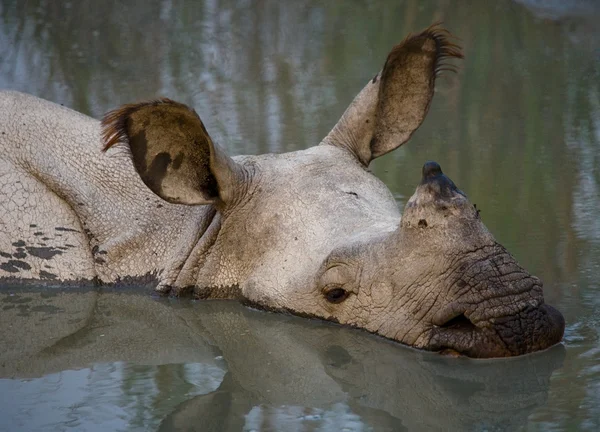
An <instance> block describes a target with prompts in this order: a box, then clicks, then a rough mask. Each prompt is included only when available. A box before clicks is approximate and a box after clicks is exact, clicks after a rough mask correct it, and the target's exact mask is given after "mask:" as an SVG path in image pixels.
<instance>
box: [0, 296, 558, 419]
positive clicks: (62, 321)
mask: <svg viewBox="0 0 600 432" xmlns="http://www.w3.org/2000/svg"><path fill="white" fill-rule="evenodd" d="M81 294H82V293H73V294H63V295H58V296H54V297H48V295H47V293H46V292H41V293H40V292H21V293H18V294H15V295H13V296H12V297H11V296H10V295H7V294H4V295H2V297H0V298H1V299H2V300H5V299H6V298H12V299H13V300H15V297H16V300H19V301H22V300H28V302H27V304H30V305H31V306H30V308H29V310H25V308H22V309H17V308H13V309H8V310H7V311H6V313H4V314H3V315H2V317H0V320H1V321H2V322H1V324H2V326H3V328H5V327H8V326H9V325H8V324H7V323H9V322H10V323H12V325H13V328H14V331H13V332H12V334H11V335H2V336H0V342H1V343H2V345H3V346H6V347H8V348H9V350H7V351H6V352H4V353H2V354H0V365H1V366H2V367H1V368H0V377H5V378H9V377H12V379H0V391H1V392H2V394H14V395H18V397H17V398H14V399H12V400H10V401H6V403H4V404H2V405H0V414H2V415H1V416H0V418H2V421H3V422H5V425H3V426H4V427H6V428H7V429H9V430H14V429H15V428H17V426H22V427H23V428H25V429H35V428H38V427H39V428H49V427H55V428H58V429H60V428H63V427H66V426H71V427H77V428H86V427H90V425H101V426H102V428H105V429H106V428H108V429H111V430H148V429H157V428H158V430H161V431H168V430H199V431H239V430H243V429H244V428H245V430H253V429H254V430H271V431H280V430H336V431H337V430H344V428H348V430H378V431H381V430H389V431H397V430H404V429H408V430H415V429H425V430H437V429H445V428H449V429H451V430H470V429H481V428H495V429H502V430H514V429H515V428H516V427H518V426H520V425H524V424H525V423H526V422H527V417H528V416H529V415H530V414H531V413H532V412H533V411H534V410H535V409H537V408H539V407H541V406H543V405H544V404H545V403H546V400H547V398H548V390H549V387H550V376H551V375H552V373H553V372H554V371H555V370H556V369H557V368H560V367H561V365H562V363H563V360H564V348H563V347H562V346H559V347H555V348H554V349H551V350H549V351H547V352H544V353H539V354H537V355H530V356H525V357H521V358H516V359H511V360H500V361H493V360H490V361H473V360H469V359H448V358H444V357H440V356H438V355H436V354H433V353H426V352H420V351H416V350H413V349H408V348H405V347H402V346H399V345H398V344H395V343H392V342H388V341H386V340H383V339H381V338H378V337H374V336H372V335H369V334H367V333H365V332H361V331H358V330H354V329H349V328H341V327H339V326H336V325H331V324H324V323H322V322H319V321H311V320H307V319H302V318H296V317H291V316H282V315H276V314H271V313H265V312H260V311H255V310H251V309H248V308H245V307H243V306H241V305H239V304H238V303H236V302H228V301H210V302H189V301H185V300H184V301H173V300H171V301H169V300H155V299H152V298H151V297H149V296H148V295H146V294H119V293H104V294H100V295H97V296H92V297H89V298H88V299H89V302H90V306H91V307H90V309H89V310H90V314H89V316H88V319H87V323H86V324H85V325H84V326H83V327H79V328H78V327H77V326H75V327H70V325H72V323H71V317H72V316H73V314H72V312H75V314H76V313H77V311H78V310H79V309H80V305H79V304H78V303H77V301H74V300H76V299H78V298H79V297H80V295H81ZM39 303H44V304H47V305H51V306H54V308H48V309H46V310H45V311H43V312H32V311H33V310H36V311H38V310H39V309H38V308H36V305H37V304H39ZM56 310H62V312H58V313H57V312H55V311H56ZM109 312H110V313H109ZM49 317H51V319H53V320H54V321H53V325H52V326H50V327H43V328H40V327H41V326H42V325H43V323H44V322H46V321H44V320H46V319H48V318H49ZM32 325H33V326H35V327H34V328H39V330H37V333H38V336H40V337H39V338H37V339H35V338H28V337H27V335H28V333H29V331H30V326H32ZM134 326H135V327H134ZM165 335H171V336H170V337H165ZM11 351H12V352H11ZM27 352H29V353H35V354H29V355H28V356H27V362H22V361H21V360H22V359H23V357H24V354H23V353H27ZM122 358H127V362H123V361H121V359H122ZM90 364H91V365H90ZM81 368H83V369H81ZM35 377H41V378H35ZM23 378H25V379H23ZM32 395H35V396H32ZM39 406H43V407H44V408H43V409H44V410H49V411H51V412H52V414H51V415H50V414H49V415H48V416H44V415H37V411H36V412H34V409H36V408H37V407H39ZM432 412H435V413H436V415H435V416H432V415H430V413H432ZM27 413H31V414H32V416H31V417H29V416H25V415H24V414H27ZM65 413H67V414H68V415H66V414H65ZM257 425H259V426H260V427H257Z"/></svg>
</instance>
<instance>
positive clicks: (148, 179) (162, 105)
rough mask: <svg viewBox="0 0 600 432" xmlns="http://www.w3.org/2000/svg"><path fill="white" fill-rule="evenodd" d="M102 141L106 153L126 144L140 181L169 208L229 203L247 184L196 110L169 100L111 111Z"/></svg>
mask: <svg viewBox="0 0 600 432" xmlns="http://www.w3.org/2000/svg"><path fill="white" fill-rule="evenodd" d="M102 137H103V141H104V151H106V150H108V149H109V148H111V147H112V146H113V145H115V144H117V143H122V144H124V145H125V147H126V148H127V149H129V152H130V155H131V159H132V161H133V165H134V167H135V169H136V171H137V172H138V174H139V175H140V177H141V179H142V180H143V182H144V183H145V184H146V185H147V186H148V187H149V188H150V189H151V190H152V191H153V192H154V193H155V194H157V195H158V196H160V197H161V198H163V199H164V200H166V201H168V202H171V203H176V204H188V205H197V204H209V203H219V202H222V203H228V202H229V201H231V200H232V199H233V198H234V195H235V193H236V191H239V190H240V188H239V187H238V186H239V183H240V182H243V181H245V180H246V177H245V175H244V171H245V170H244V168H243V167H242V166H241V165H239V164H237V163H235V162H234V161H233V160H232V159H231V158H230V157H229V156H227V155H226V154H225V152H223V150H221V149H220V148H219V147H218V146H217V145H216V144H215V143H213V141H212V140H211V138H210V136H209V135H208V132H207V131H206V128H205V127H204V125H203V124H202V121H201V120H200V117H199V116H198V114H196V111H194V110H193V109H191V108H190V107H188V106H186V105H184V104H181V103H178V102H174V101H172V100H170V99H159V100H156V101H150V102H142V103H138V104H130V105H124V106H122V107H120V108H118V109H116V110H114V111H110V112H109V113H107V114H106V115H105V116H104V118H103V119H102ZM242 189H243V188H242Z"/></svg>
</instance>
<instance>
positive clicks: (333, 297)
mask: <svg viewBox="0 0 600 432" xmlns="http://www.w3.org/2000/svg"><path fill="white" fill-rule="evenodd" d="M347 297H348V291H346V290H345V289H343V288H339V287H336V288H332V289H330V290H327V291H326V292H325V298H326V299H327V301H328V302H329V303H341V302H343V301H344V300H346V298H347Z"/></svg>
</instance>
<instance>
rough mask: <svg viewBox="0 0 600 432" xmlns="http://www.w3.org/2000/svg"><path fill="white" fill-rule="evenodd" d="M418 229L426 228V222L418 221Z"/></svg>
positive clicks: (423, 220)
mask: <svg viewBox="0 0 600 432" xmlns="http://www.w3.org/2000/svg"><path fill="white" fill-rule="evenodd" d="M418 225H419V228H427V221H426V220H425V219H420V220H419V224H418Z"/></svg>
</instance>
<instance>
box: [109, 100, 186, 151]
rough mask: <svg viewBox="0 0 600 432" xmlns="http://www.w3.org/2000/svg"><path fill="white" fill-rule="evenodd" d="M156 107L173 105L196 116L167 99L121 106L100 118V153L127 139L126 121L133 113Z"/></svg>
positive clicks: (183, 106)
mask: <svg viewBox="0 0 600 432" xmlns="http://www.w3.org/2000/svg"><path fill="white" fill-rule="evenodd" d="M157 105H174V106H178V107H182V108H185V109H187V110H188V111H191V112H193V113H194V114H195V115H196V116H198V114H197V113H196V111H194V110H193V109H191V108H189V107H188V106H187V105H184V104H182V103H179V102H175V101H173V100H171V99H168V98H159V99H155V100H150V101H144V102H138V103H132V104H127V105H122V106H120V107H119V108H116V109H114V110H112V111H109V112H107V113H106V114H105V115H104V117H102V122H101V127H102V142H103V143H104V147H103V148H102V151H103V152H106V151H107V150H108V149H109V148H111V147H112V146H114V145H115V144H117V143H120V142H123V141H125V140H126V139H127V121H128V120H129V118H130V117H131V116H132V115H133V114H134V113H135V112H137V111H139V110H142V109H144V108H147V107H151V106H157Z"/></svg>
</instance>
